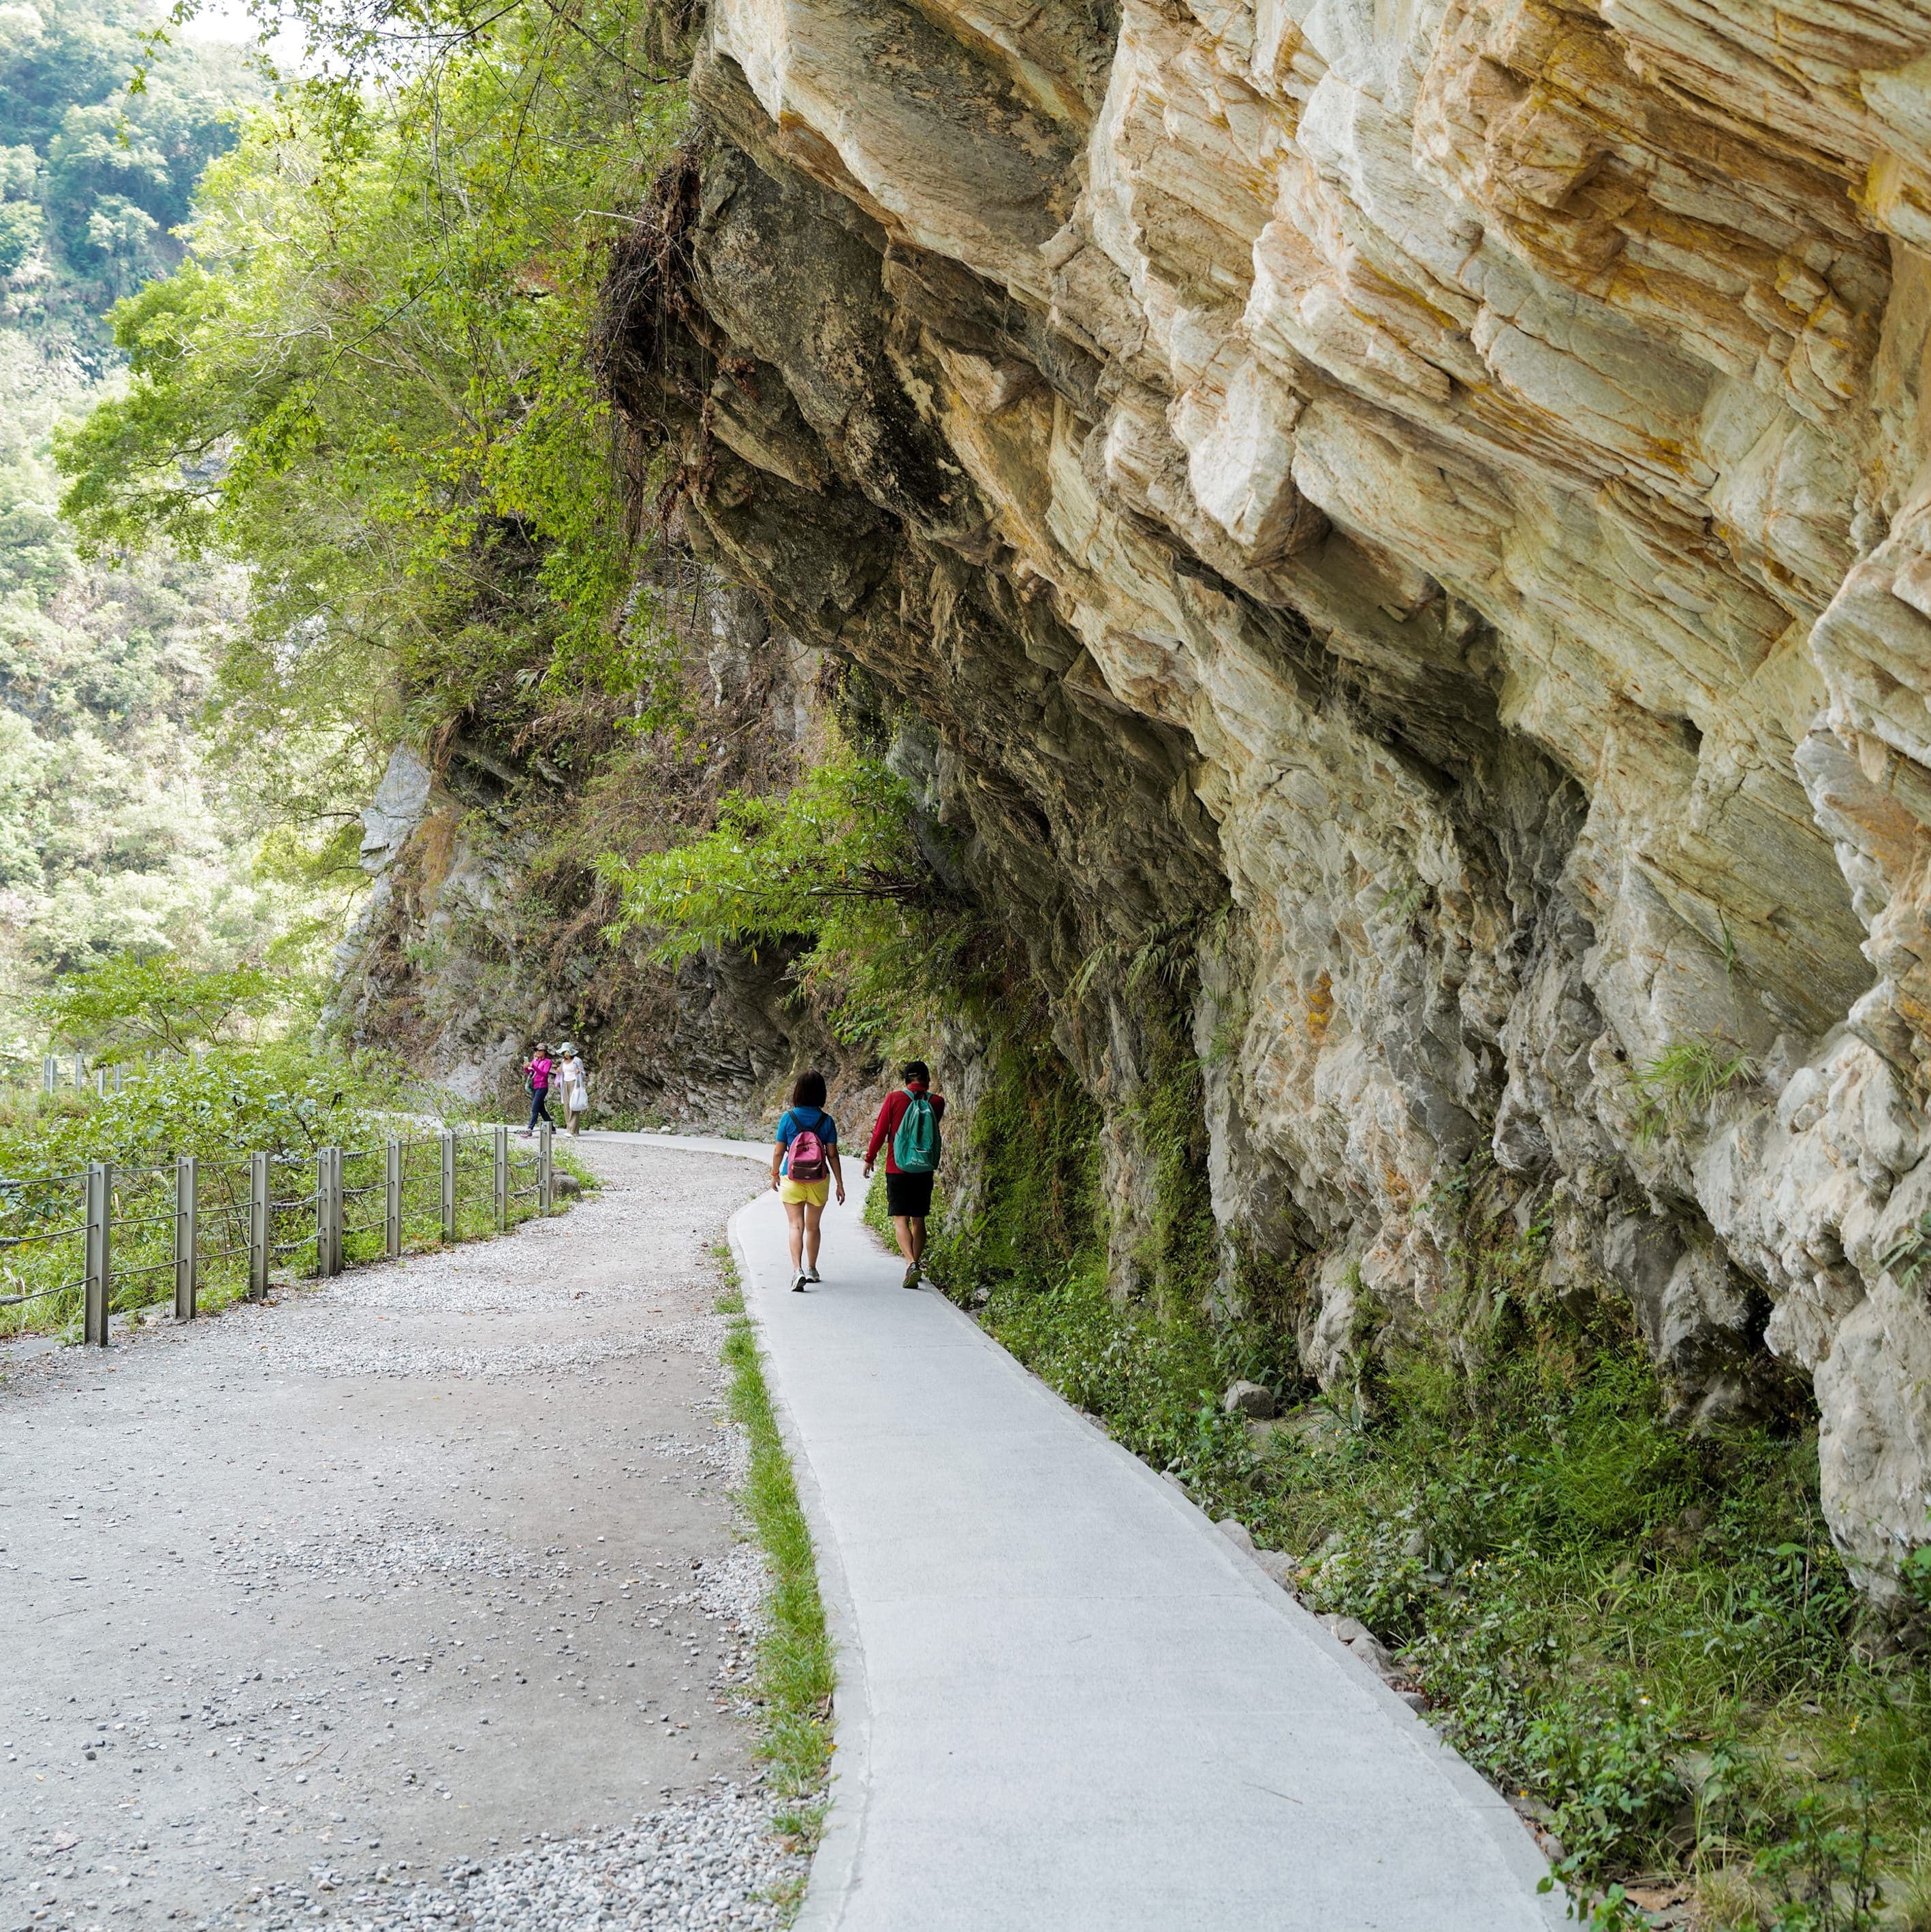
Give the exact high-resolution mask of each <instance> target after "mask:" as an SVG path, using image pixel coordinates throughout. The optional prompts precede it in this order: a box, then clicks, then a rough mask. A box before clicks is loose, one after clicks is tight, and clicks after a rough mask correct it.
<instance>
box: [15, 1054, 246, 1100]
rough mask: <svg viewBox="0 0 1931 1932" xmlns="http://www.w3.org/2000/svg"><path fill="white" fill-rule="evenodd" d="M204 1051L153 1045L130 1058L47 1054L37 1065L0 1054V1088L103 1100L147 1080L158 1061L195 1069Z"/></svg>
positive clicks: (202, 1060) (200, 1064)
mask: <svg viewBox="0 0 1931 1932" xmlns="http://www.w3.org/2000/svg"><path fill="white" fill-rule="evenodd" d="M207 1055H208V1049H206V1047H205V1046H191V1047H188V1048H185V1049H182V1048H175V1047H155V1048H151V1049H149V1050H147V1051H146V1052H141V1053H137V1054H136V1055H134V1057H133V1058H131V1059H122V1060H104V1061H94V1060H90V1059H89V1058H88V1056H87V1055H86V1054H84V1053H47V1054H43V1055H41V1058H40V1060H39V1061H38V1064H36V1063H35V1061H32V1060H31V1059H29V1058H28V1057H27V1056H26V1055H23V1054H17V1053H0V1087H14V1088H19V1087H26V1088H32V1087H33V1086H35V1085H38V1086H39V1088H40V1090H41V1092H42V1093H43V1094H61V1093H74V1094H86V1093H92V1094H95V1096H96V1097H99V1098H102V1099H104V1098H105V1097H107V1095H108V1094H119V1093H122V1092H125V1091H126V1089H127V1088H128V1087H130V1086H131V1085H134V1083H135V1082H138V1081H141V1080H144V1079H146V1078H147V1076H148V1075H149V1073H152V1071H153V1070H154V1067H155V1064H156V1063H157V1062H168V1061H173V1062H174V1063H176V1064H179V1065H182V1066H187V1065H189V1064H192V1065H193V1067H194V1069H195V1070H196V1071H197V1073H198V1072H199V1071H200V1069H201V1068H202V1067H203V1065H205V1064H206V1060H207Z"/></svg>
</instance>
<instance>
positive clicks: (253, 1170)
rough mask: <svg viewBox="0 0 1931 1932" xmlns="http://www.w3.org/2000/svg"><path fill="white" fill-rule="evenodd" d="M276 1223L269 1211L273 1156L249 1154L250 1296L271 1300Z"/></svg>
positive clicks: (251, 1297)
mask: <svg viewBox="0 0 1931 1932" xmlns="http://www.w3.org/2000/svg"><path fill="white" fill-rule="evenodd" d="M273 1225H274V1222H273V1218H272V1216H271V1215H270V1214H269V1157H268V1156H267V1155H266V1154H250V1155H249V1157H248V1298H249V1300H250V1301H266V1300H267V1299H268V1283H269V1229H270V1228H272V1226H273Z"/></svg>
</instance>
